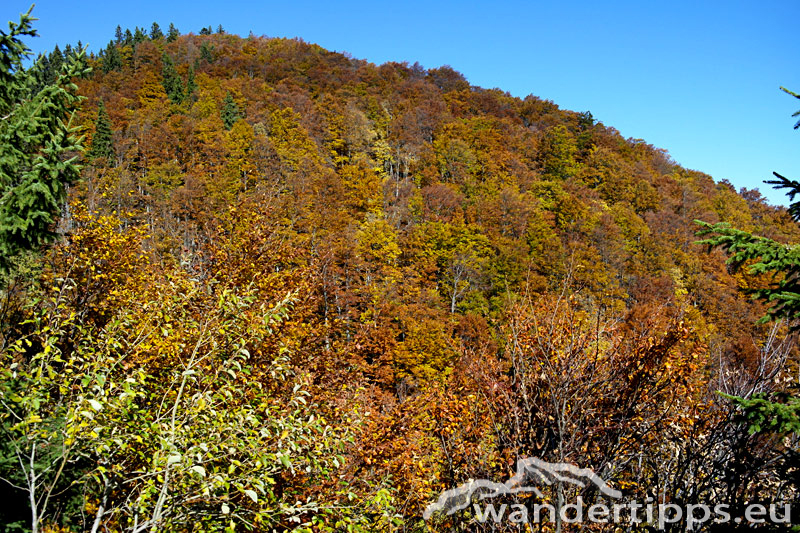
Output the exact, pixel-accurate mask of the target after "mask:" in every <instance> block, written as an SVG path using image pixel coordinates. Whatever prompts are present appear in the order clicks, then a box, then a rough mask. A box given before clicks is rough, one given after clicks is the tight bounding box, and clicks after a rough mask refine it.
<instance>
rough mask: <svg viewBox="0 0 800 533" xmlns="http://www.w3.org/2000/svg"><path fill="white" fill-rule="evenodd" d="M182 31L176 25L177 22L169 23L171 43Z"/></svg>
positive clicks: (168, 39) (168, 40)
mask: <svg viewBox="0 0 800 533" xmlns="http://www.w3.org/2000/svg"><path fill="white" fill-rule="evenodd" d="M180 34H181V33H180V32H179V31H178V28H176V27H175V24H173V23H172V22H170V23H169V31H167V42H168V43H171V42H174V41H175V40H176V39H177V38H178V36H179V35H180Z"/></svg>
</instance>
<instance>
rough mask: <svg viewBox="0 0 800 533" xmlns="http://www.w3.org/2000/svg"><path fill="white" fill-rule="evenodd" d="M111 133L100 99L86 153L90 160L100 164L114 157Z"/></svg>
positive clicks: (106, 162)
mask: <svg viewBox="0 0 800 533" xmlns="http://www.w3.org/2000/svg"><path fill="white" fill-rule="evenodd" d="M113 134H114V132H113V130H112V127H111V119H110V118H109V117H108V113H107V112H106V106H105V104H104V103H103V101H102V100H100V103H99V104H98V106H97V120H95V122H94V135H93V136H92V147H91V149H90V150H89V154H88V155H89V158H90V159H91V160H93V161H95V162H97V163H101V164H108V163H111V161H112V160H113V158H114V145H113V139H112V136H113Z"/></svg>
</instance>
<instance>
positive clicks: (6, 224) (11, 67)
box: [0, 10, 85, 268]
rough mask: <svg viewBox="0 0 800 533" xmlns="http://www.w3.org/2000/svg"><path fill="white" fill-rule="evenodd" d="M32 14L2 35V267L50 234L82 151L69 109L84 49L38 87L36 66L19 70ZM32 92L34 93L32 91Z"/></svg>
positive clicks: (27, 51) (27, 52) (74, 101)
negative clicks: (78, 154)
mask: <svg viewBox="0 0 800 533" xmlns="http://www.w3.org/2000/svg"><path fill="white" fill-rule="evenodd" d="M30 13H31V12H30V10H29V11H28V12H27V13H26V14H24V15H22V16H21V17H20V22H19V24H15V23H13V22H9V30H8V33H3V32H0V117H2V120H0V267H2V268H8V267H9V265H10V261H11V259H12V258H13V257H14V256H15V255H16V254H18V253H19V252H21V251H25V250H35V249H37V248H39V247H40V246H41V245H43V244H44V243H46V242H47V241H49V240H50V239H52V238H53V237H54V235H55V234H54V231H53V223H54V222H55V220H56V217H57V216H58V215H59V213H60V211H61V206H62V203H63V201H64V199H65V198H66V185H67V184H68V183H71V182H73V181H75V180H77V179H78V177H79V166H78V164H77V160H76V157H75V156H74V155H73V154H74V153H75V152H77V151H79V150H80V149H81V145H80V138H78V137H77V135H76V132H77V128H76V127H73V126H72V124H71V120H68V118H69V117H70V110H71V109H73V108H74V106H75V105H76V104H77V103H78V102H79V100H80V97H79V96H78V95H77V94H76V92H77V87H76V86H75V85H74V84H73V83H72V82H71V81H70V80H71V79H72V78H74V77H79V76H81V75H83V74H84V73H85V72H84V71H83V70H82V69H84V68H85V67H83V66H82V62H83V56H84V51H83V50H80V51H78V53H77V54H75V55H73V56H72V57H70V58H69V60H67V61H66V62H65V64H64V67H63V68H62V69H61V71H60V74H59V76H58V79H57V80H56V82H55V83H53V84H51V85H47V86H44V87H41V88H39V87H37V76H39V75H40V74H39V73H38V72H37V68H38V67H37V66H36V64H35V65H34V66H33V67H32V68H30V69H25V68H24V66H23V63H24V61H25V60H26V59H27V58H28V57H29V56H30V53H31V51H30V49H29V48H28V47H27V46H25V44H24V43H23V42H22V40H21V38H22V37H24V36H34V35H36V30H35V29H33V26H32V22H33V20H34V19H33V18H32V17H31V14H30ZM37 89H38V90H37Z"/></svg>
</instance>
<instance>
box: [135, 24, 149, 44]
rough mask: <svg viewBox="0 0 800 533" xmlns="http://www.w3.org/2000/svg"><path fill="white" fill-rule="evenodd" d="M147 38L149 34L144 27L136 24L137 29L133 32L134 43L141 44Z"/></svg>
mask: <svg viewBox="0 0 800 533" xmlns="http://www.w3.org/2000/svg"><path fill="white" fill-rule="evenodd" d="M146 40H147V34H146V33H145V32H144V30H143V29H142V28H140V27H139V26H136V29H135V30H134V32H133V44H134V45H136V44H139V43H141V42H144V41H146Z"/></svg>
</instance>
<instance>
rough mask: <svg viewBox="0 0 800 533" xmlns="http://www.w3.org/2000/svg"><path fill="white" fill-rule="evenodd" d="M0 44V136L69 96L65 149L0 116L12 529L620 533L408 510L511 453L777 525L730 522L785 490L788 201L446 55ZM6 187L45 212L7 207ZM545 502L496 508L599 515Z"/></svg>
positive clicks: (497, 465) (1, 291)
mask: <svg viewBox="0 0 800 533" xmlns="http://www.w3.org/2000/svg"><path fill="white" fill-rule="evenodd" d="M23 26H24V21H23ZM13 40H14V36H13V31H12V32H11V33H9V35H6V34H3V40H0V45H1V46H0V51H2V53H3V54H4V56H3V57H4V62H3V67H2V69H3V72H2V75H3V76H4V78H3V80H4V81H3V82H2V85H3V86H4V87H5V88H4V89H2V90H0V100H3V107H0V114H2V115H7V117H12V118H10V119H9V120H14V118H13V117H14V113H15V111H14V109H15V106H19V109H29V108H31V106H29V105H28V104H27V103H26V102H29V100H30V101H31V102H32V101H34V100H35V101H39V100H36V99H39V98H45V97H48V95H56V96H57V95H59V94H61V96H60V97H58V98H60V99H58V98H56V96H53V98H56V100H54V101H57V102H58V105H60V106H62V107H63V112H62V113H61V114H60V116H58V117H57V120H55V119H54V120H51V121H49V122H47V124H50V127H51V128H58V127H63V128H64V130H65V131H67V132H68V133H69V139H72V142H70V143H67V144H64V145H63V146H64V149H63V150H62V151H61V152H58V153H57V154H56V155H52V157H51V156H50V155H48V154H50V153H51V152H52V151H53V148H52V147H53V146H54V145H53V143H54V142H55V141H52V140H50V141H47V142H45V143H43V144H42V148H37V149H32V148H31V146H35V143H33V141H31V139H33V138H34V137H32V136H34V135H39V133H40V132H39V129H37V128H39V126H36V128H34V127H33V126H31V128H30V132H29V135H30V136H29V137H24V135H26V134H25V133H19V132H23V131H25V132H28V130H27V129H24V130H23V129H20V127H17V128H16V129H15V130H14V131H16V132H17V133H13V132H12V130H11V129H9V128H6V127H5V126H0V134H2V135H0V139H2V143H4V144H6V145H7V146H6V147H4V148H3V153H2V154H0V178H2V183H0V186H2V187H3V189H2V197H0V198H2V199H1V200H0V203H4V204H5V206H0V211H2V213H0V237H2V239H0V240H3V244H2V245H1V246H0V250H2V256H3V258H2V261H1V262H0V263H2V286H0V296H1V297H2V299H0V356H2V363H0V372H1V373H0V407H2V409H0V427H2V438H0V494H1V495H2V498H1V499H2V501H3V504H2V505H0V507H1V509H0V523H3V524H5V527H6V529H5V530H7V531H36V532H38V531H41V532H68V531H69V532H72V531H75V532H78V531H92V532H100V531H103V532H106V531H107V532H111V531H124V532H138V531H165V532H166V531H297V532H338V531H347V532H412V531H440V532H445V531H534V530H536V531H559V532H560V531H573V530H574V531H577V530H578V529H582V530H590V531H594V530H597V531H606V530H608V531H611V530H614V528H615V527H616V526H615V525H614V524H610V523H605V524H580V525H579V524H575V523H570V522H569V520H565V519H563V518H562V517H560V516H558V513H556V516H555V517H554V519H553V520H552V521H548V520H545V521H543V522H542V523H541V524H526V525H521V524H519V523H514V522H504V523H495V522H493V521H491V520H490V521H482V520H480V517H479V516H477V514H478V513H477V512H476V510H475V509H474V508H473V507H472V506H469V507H467V508H466V509H463V510H459V511H457V512H453V513H450V514H448V513H444V512H440V513H434V514H433V515H432V516H430V517H428V518H427V519H424V518H423V513H424V511H425V509H426V508H427V507H428V506H429V505H431V504H432V503H433V502H436V501H437V499H438V498H439V496H440V494H441V493H442V492H443V491H445V490H448V489H452V488H455V487H457V486H459V485H462V484H464V483H466V482H468V481H470V480H476V479H485V480H494V481H496V482H503V481H505V480H507V479H509V478H510V477H511V476H513V475H514V474H515V471H516V468H517V462H518V461H519V460H520V459H523V458H530V457H536V458H539V459H541V460H543V461H547V462H549V463H569V464H572V465H576V466H578V467H580V468H588V469H591V471H593V472H594V473H596V474H597V476H599V477H600V478H602V479H603V480H605V482H606V483H608V485H609V486H611V487H613V488H614V489H616V490H618V491H620V492H621V493H622V500H624V501H632V500H639V501H647V499H648V498H649V499H650V500H649V501H655V502H660V503H671V504H674V505H678V506H682V507H685V506H690V505H698V504H707V503H712V504H725V505H726V506H728V507H727V508H728V512H729V513H730V517H731V520H730V521H731V522H733V521H734V519H735V518H736V519H738V520H736V524H738V525H736V526H734V525H733V524H713V523H712V522H711V521H708V522H707V523H703V524H701V525H699V526H696V527H700V528H703V529H714V528H715V527H719V528H720V530H724V531H732V530H734V529H735V528H742V529H744V528H745V526H746V527H748V528H750V527H755V528H763V530H770V531H777V530H781V531H783V530H790V528H791V523H790V522H789V521H788V520H783V521H781V520H773V522H778V523H769V521H767V523H763V524H758V523H754V522H753V521H752V520H749V516H746V514H745V513H746V506H748V505H752V504H761V505H763V506H765V507H768V506H770V505H779V509H780V512H779V513H778V516H777V518H780V517H781V516H784V507H783V506H784V504H791V505H795V504H797V503H800V492H798V489H800V486H798V483H799V482H800V478H799V477H798V476H799V475H800V473H799V471H798V469H797V468H798V465H800V463H799V462H798V461H800V459H799V458H798V456H797V452H798V451H799V450H800V448H798V442H797V432H798V431H800V418H798V413H800V399H797V398H796V397H795V392H794V391H795V387H796V385H797V380H798V377H797V375H798V367H797V362H798V355H799V354H798V349H797V345H796V341H795V336H794V331H795V329H796V328H795V321H794V318H796V315H793V314H792V310H793V309H794V308H792V305H795V304H796V302H797V301H800V300H793V299H792V298H794V296H797V298H798V299H800V290H798V286H797V285H796V280H797V279H798V278H796V277H795V274H796V273H797V270H791V269H790V268H784V267H785V265H786V264H789V265H792V264H793V265H798V264H800V260H799V258H798V257H795V255H792V254H796V253H800V252H793V251H792V250H793V248H792V246H791V244H792V243H797V242H800V227H798V224H797V222H795V220H793V213H792V212H790V211H787V210H786V209H785V208H782V207H775V206H771V205H769V204H768V203H767V202H766V200H765V199H764V198H763V197H762V196H761V194H760V193H759V192H758V191H757V190H747V189H741V190H739V191H737V190H736V189H735V188H734V186H733V185H731V184H730V183H729V182H727V181H725V180H715V179H714V178H712V177H711V176H708V175H706V174H704V173H702V172H699V171H695V170H688V169H686V168H683V167H681V166H680V165H679V164H677V163H676V162H675V161H674V160H672V159H671V157H670V156H669V154H668V153H667V152H666V151H665V150H663V149H660V148H657V147H654V146H651V145H650V144H648V143H647V142H645V141H643V140H641V139H627V138H624V137H623V136H621V135H620V133H619V132H618V131H617V130H615V129H614V128H613V127H611V126H609V125H606V124H603V123H601V122H598V121H596V120H595V119H594V118H593V116H592V114H591V113H590V112H589V111H585V112H575V111H569V110H565V109H561V108H559V107H558V106H557V105H556V104H554V103H553V102H551V101H548V100H544V99H540V98H537V97H536V96H533V95H531V96H528V97H526V98H524V99H520V98H516V97H512V96H510V95H509V94H508V93H505V92H503V91H502V90H499V89H485V88H481V87H477V86H473V85H470V83H469V82H468V81H467V79H466V78H465V77H464V76H463V75H462V74H460V73H459V72H457V71H455V70H454V69H452V68H450V67H448V66H442V67H439V68H430V69H427V68H424V67H422V66H420V65H419V64H418V63H414V64H409V63H386V64H383V65H375V64H372V63H369V62H367V61H363V60H360V59H356V58H353V57H351V56H349V55H347V54H342V53H335V52H329V51H327V50H325V49H323V48H321V47H319V46H316V45H314V44H309V43H306V42H304V41H302V40H299V39H282V38H266V37H256V36H253V35H251V36H249V37H246V38H244V37H240V36H237V35H231V34H227V33H225V31H224V29H223V28H222V27H219V28H216V29H215V28H212V27H208V28H204V29H202V30H201V31H199V32H197V33H181V32H180V31H179V30H178V29H177V28H175V27H174V26H172V25H170V27H169V29H168V30H163V31H162V29H161V28H160V27H159V26H158V25H157V24H154V25H153V27H152V28H150V29H146V30H145V29H140V28H135V29H134V30H133V31H131V30H124V29H122V28H117V31H116V34H115V36H114V38H113V39H112V40H111V42H110V43H109V44H108V45H107V46H106V47H104V48H103V49H102V51H100V52H99V53H93V54H89V53H88V52H84V51H83V49H82V45H80V44H77V45H73V46H69V47H67V48H66V49H63V50H61V49H58V48H57V49H55V50H53V52H51V53H49V54H46V55H42V56H39V58H31V60H30V61H29V62H28V63H29V64H25V65H23V63H20V62H17V63H14V62H13V61H5V59H6V58H7V57H9V55H8V54H11V53H12V52H13V46H12V44H13V43H12V41H13ZM9 43H11V44H9ZM9 50H11V52H9ZM23 78H24V79H25V80H27V81H26V83H27V85H26V86H25V87H26V89H25V90H20V91H16V92H14V91H12V90H11V89H9V88H10V87H12V84H11V82H10V81H9V80H21V79H23ZM532 90H535V88H532ZM26 91H27V92H26ZM58 91H61V92H58ZM787 92H788V91H787ZM62 93H63V94H62ZM776 93H777V94H776V98H789V97H787V96H786V95H785V94H780V93H779V92H777V91H776ZM33 95H38V96H33ZM42 95H43V96H42ZM26 106H27V107H26ZM36 109H37V110H38V109H50V108H49V107H47V106H39V107H37V108H36ZM32 112H33V111H32ZM35 112H39V111H35ZM70 117H71V118H70ZM3 120H4V121H6V118H4V119H3ZM27 123H28V124H33V121H31V120H28V121H27ZM41 123H42V124H43V122H41ZM37 124H40V123H39V122H37ZM790 127H791V123H790V122H789V118H788V115H787V129H790ZM4 128H5V129H4ZM37 132H39V133H37ZM66 135H67V134H66V133H65V134H64V135H62V136H61V137H58V138H59V139H61V141H65V140H66V139H67V136H66ZM15 136H19V139H17V137H15ZM53 138H54V139H55V138H56V137H53ZM15 139H17V140H15ZM17 141H18V144H19V146H22V147H23V148H21V149H20V150H18V151H14V150H12V149H11V148H8V147H10V146H12V145H13V146H16V145H14V144H13V143H15V142H17ZM36 150H39V151H38V152H36V153H39V154H43V155H41V157H40V159H41V160H37V161H38V162H37V161H34V162H32V163H30V164H29V165H28V166H25V165H26V163H24V158H23V155H20V154H25V153H33V152H35V151H36ZM54 153H55V152H54ZM9 154H10V155H9ZM45 160H46V161H47V162H49V163H48V165H50V166H46V167H45V166H43V165H45V163H43V162H42V161H45ZM23 167H24V168H23ZM41 168H46V169H47V172H39V170H36V169H41ZM20 169H22V170H20ZM33 170H36V172H38V174H37V176H39V178H37V179H44V178H41V176H45V175H46V176H50V177H51V178H52V179H57V183H58V185H57V186H55V185H54V186H52V187H51V189H48V191H50V192H47V193H46V194H45V193H41V195H40V196H36V194H39V193H37V192H36V191H40V189H37V188H36V187H38V185H37V186H34V185H31V183H40V182H30V183H29V182H26V181H25V180H22V181H20V180H18V179H17V178H15V176H17V175H19V173H20V172H22V171H24V172H25V174H24V175H25V176H28V175H29V174H31V173H32V172H33ZM772 170H776V171H780V169H765V176H764V179H768V178H770V177H771V174H770V173H771V172H772ZM15 173H16V174H15ZM795 178H800V177H795ZM26 179H27V178H26ZM22 182H25V183H28V185H26V187H28V188H26V189H24V191H23V192H19V191H22V189H21V188H19V187H17V188H16V189H15V188H14V187H16V186H17V185H18V184H19V183H22ZM787 183H788V182H787ZM794 183H795V184H797V183H796V182H794ZM787 186H788V185H787ZM797 186H798V187H800V184H797ZM12 189H13V190H14V191H17V192H13V193H9V192H8V191H10V190H12ZM25 191H27V192H25ZM31 191H32V192H31ZM12 195H17V196H13V197H12ZM25 195H32V196H25ZM34 197H35V198H45V197H46V198H48V199H50V200H52V201H51V203H50V204H48V205H51V204H52V205H54V206H56V208H55V210H54V211H53V214H54V216H53V217H51V218H47V217H46V216H44V215H42V214H41V211H42V210H41V209H39V208H38V207H36V208H33V207H31V208H30V209H28V208H25V209H27V211H26V210H25V209H23V207H15V208H14V209H15V211H13V213H12V214H11V215H9V214H7V213H6V212H7V211H8V206H10V205H12V203H13V202H17V204H14V205H17V206H26V205H33V204H32V203H31V202H33V201H31V202H28V203H26V202H27V200H24V199H25V198H34ZM51 197H52V198H51ZM50 200H48V201H50ZM53 202H55V203H53ZM37 205H38V204H37ZM798 212H800V208H798ZM20 213H29V214H28V215H23V214H20ZM26 216H27V217H28V218H25V217H26ZM37 216H38V217H39V218H35V217H37ZM4 217H5V218H4ZM9 217H10V218H9ZM15 217H16V218H15ZM20 217H22V218H20ZM30 217H33V218H30ZM23 218H24V219H25V221H24V223H23V222H20V221H21V220H22V219H23ZM8 220H11V221H12V222H8ZM28 220H35V221H36V222H35V223H33V222H30V223H29V222H28ZM15 221H16V222H15ZM698 221H702V223H700V222H698ZM703 223H705V224H703ZM720 223H723V224H720ZM15 224H17V225H15ZM9 228H11V229H9ZM19 228H22V229H19ZM36 228H39V229H37V231H40V232H41V235H42V236H41V238H39V237H36V238H35V239H33V241H31V239H30V238H29V233H30V232H31V231H33V230H34V229H36ZM748 239H749V240H748ZM31 242H32V244H30V243H31ZM742 243H749V244H747V246H745V245H744V244H742ZM765 243H769V245H770V246H773V247H772V248H769V249H770V250H772V252H770V253H771V254H772V255H770V254H766V253H765V252H764V250H765V248H763V246H766V244H765ZM29 244H30V245H29ZM748 246H749V247H748ZM773 252H774V253H773ZM776 265H780V266H781V268H777V267H776ZM776 287H777V289H776ZM792 290H794V291H795V292H791V291H792ZM776 291H777V292H776ZM775 294H778V295H779V296H775ZM780 295H782V296H780ZM787 295H789V296H787ZM792 295H794V296H792ZM781 298H783V299H781ZM793 302H795V303H793ZM799 305H800V304H799ZM540 488H541V492H540V494H538V495H537V494H533V493H516V494H507V495H505V496H503V497H502V498H496V499H495V503H499V502H500V501H502V502H503V503H505V504H508V505H509V506H511V505H517V507H515V508H516V509H520V508H522V507H526V508H527V509H531V506H532V505H533V504H534V503H536V502H540V503H541V502H545V503H550V504H552V505H554V506H555V507H556V509H557V510H558V509H559V508H560V507H562V506H563V505H564V504H565V503H566V502H574V501H575V499H576V498H578V497H580V498H581V499H582V500H583V501H584V502H587V504H591V503H595V502H601V501H603V500H604V498H606V499H607V497H606V496H604V495H603V494H601V493H600V492H598V490H597V487H596V486H593V485H592V484H586V485H585V486H582V487H581V486H578V485H572V484H566V483H563V482H560V481H559V482H554V483H543V484H542V485H541V487H540ZM476 501H477V500H476ZM486 501H488V500H485V501H484V503H485V502H486ZM793 510H795V511H796V512H800V508H797V509H793ZM798 516H799V517H800V515H798ZM792 518H794V517H792ZM792 521H794V520H792ZM740 522H741V523H740ZM657 526H658V524H655V523H651V522H650V523H649V522H648V521H647V520H644V521H642V523H638V524H633V525H630V526H627V525H626V527H627V529H624V530H627V531H631V530H633V531H655V530H659V528H658V527H657ZM686 528H687V522H686V519H685V517H684V519H683V520H676V521H674V522H670V523H666V524H661V528H660V529H661V530H668V531H684V530H686Z"/></svg>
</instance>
